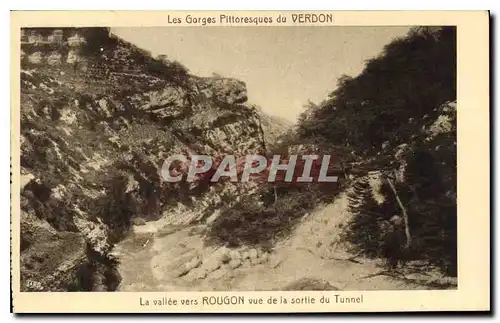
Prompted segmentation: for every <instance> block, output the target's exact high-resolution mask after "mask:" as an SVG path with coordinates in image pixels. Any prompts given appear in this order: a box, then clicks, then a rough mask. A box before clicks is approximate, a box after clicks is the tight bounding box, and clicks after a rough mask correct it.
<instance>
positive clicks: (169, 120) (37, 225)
mask: <svg viewBox="0 0 500 323" xmlns="http://www.w3.org/2000/svg"><path fill="white" fill-rule="evenodd" d="M89 33H90V32H89V31H87V34H86V35H87V36H88V37H87V39H88V46H89V47H88V48H86V47H85V48H83V49H82V52H81V53H79V55H82V56H81V58H82V59H84V60H85V62H86V65H88V66H90V67H91V66H100V67H101V69H100V70H99V71H97V70H95V71H94V70H92V68H90V69H89V70H88V71H85V70H78V71H76V70H73V69H72V67H71V66H69V65H65V64H58V63H57V64H55V63H54V62H56V61H57V62H58V61H65V60H68V59H71V57H70V56H71V55H69V54H68V53H67V54H64V51H63V52H61V53H62V54H61V53H59V52H58V53H55V52H54V51H53V49H50V53H49V52H48V53H42V54H43V55H44V56H50V57H52V58H53V59H52V61H51V62H52V63H50V64H49V63H43V62H41V61H40V60H39V59H38V58H37V57H38V56H37V55H38V54H37V53H32V54H30V55H31V56H30V60H28V61H25V62H23V66H22V71H21V139H22V140H21V172H22V174H23V183H22V192H21V198H22V207H21V213H22V214H21V217H22V229H21V236H22V243H21V249H22V252H21V263H22V265H21V268H22V270H21V271H22V275H21V278H22V282H21V285H22V286H23V288H24V289H23V290H33V288H32V287H33V286H37V287H36V288H37V289H38V290H114V289H115V288H116V286H117V282H119V280H120V275H119V274H118V273H117V272H116V260H114V258H113V257H112V256H111V255H110V253H111V251H112V249H113V245H114V243H115V242H117V241H119V240H120V239H122V238H123V237H124V236H125V235H126V234H127V233H128V232H129V230H130V228H131V226H132V223H136V224H137V223H139V222H140V224H141V225H145V224H146V222H145V221H148V220H152V219H158V218H161V217H163V216H164V215H166V214H174V216H173V219H175V214H181V213H184V214H185V213H186V212H180V213H175V212H174V211H175V210H188V211H190V212H191V214H195V215H194V216H190V217H188V218H186V219H184V220H183V221H181V222H191V221H195V220H197V221H199V220H200V219H203V218H205V217H206V216H209V215H212V214H213V213H214V211H215V210H216V209H217V208H218V207H220V206H222V205H223V204H224V203H228V202H230V201H231V200H232V199H234V198H236V196H237V195H238V194H239V193H241V192H240V191H236V190H235V189H234V188H231V186H226V185H225V184H220V185H219V184H216V185H213V186H210V187H197V186H196V185H183V184H182V183H180V184H177V183H165V182H164V181H162V178H161V177H160V172H159V170H160V167H161V165H162V163H163V160H164V159H165V158H166V157H167V156H169V155H170V154H174V153H180V152H183V153H196V154H225V153H236V154H244V153H247V152H258V151H261V150H262V149H263V147H264V139H263V136H262V129H261V125H260V119H259V116H258V114H257V113H256V112H255V110H254V109H252V108H250V107H248V106H247V105H246V104H245V102H246V100H247V94H246V87H245V84H244V83H243V82H241V81H238V80H234V79H228V78H222V77H213V78H198V77H195V76H191V75H188V74H186V73H185V71H184V70H183V67H179V65H175V64H171V65H168V64H167V65H166V67H165V66H163V65H161V64H160V65H158V62H156V61H155V60H154V59H152V58H151V57H150V56H148V53H145V52H144V51H142V50H139V49H137V48H136V47H135V46H133V45H131V44H127V43H126V42H123V41H122V40H117V39H114V40H109V42H110V43H111V44H112V45H109V44H108V45H109V46H104V45H102V46H100V47H99V46H96V44H93V41H95V40H93V38H92V35H91V33H90V34H89ZM89 35H90V36H89ZM101 41H102V39H101ZM82 46H83V45H82ZM85 46H87V45H85ZM94 48H98V49H99V51H96V52H92V50H93V49H94ZM100 48H106V50H105V51H102V50H100ZM39 50H40V51H43V50H44V49H43V48H40V49H39ZM82 53H86V54H85V55H87V56H83V55H84V54H82ZM42 54H40V55H39V56H43V55H42ZM65 55H66V56H65ZM122 61H125V62H126V63H127V62H128V63H127V64H121V63H120V64H118V63H117V62H122ZM138 61H142V62H146V63H143V64H142V65H141V64H139V63H134V62H138ZM53 63H54V64H53ZM122 63H123V62H122ZM129 65H130V66H134V67H135V70H133V71H131V70H130V68H129V67H127V69H126V70H124V69H125V68H124V67H123V66H129ZM49 66H50V68H49ZM169 68H170V70H166V69H169ZM103 71H104V72H103ZM167 72H168V73H167ZM162 73H164V74H162ZM171 217H172V216H171ZM172 222H175V221H172ZM200 261H201V260H200ZM198 265H199V264H198V262H197V261H194V260H193V262H192V263H190V265H189V267H190V268H189V271H191V270H192V269H194V268H197V267H198ZM30 282H31V283H30ZM33 282H37V283H36V284H35V283H33ZM28 286H31V287H28Z"/></svg>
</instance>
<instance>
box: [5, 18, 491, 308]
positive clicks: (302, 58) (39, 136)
mask: <svg viewBox="0 0 500 323" xmlns="http://www.w3.org/2000/svg"><path fill="white" fill-rule="evenodd" d="M335 15H336V14H335V13H328V12H326V13H316V14H312V13H311V14H309V13H308V14H304V13H296V14H287V15H271V14H269V15H268V14H267V13H263V14H262V15H260V16H258V17H253V16H251V15H248V17H246V16H245V15H244V14H242V13H239V14H238V15H236V14H233V13H231V12H227V13H223V12H221V13H219V12H213V13H210V14H205V15H198V14H196V13H192V14H189V13H186V14H182V15H181V14H172V13H171V14H167V13H165V14H164V16H163V17H164V21H165V25H163V26H149V25H147V26H135V25H131V26H127V25H126V24H125V25H120V26H114V25H113V24H110V25H109V26H95V25H93V24H89V25H88V26H85V25H82V26H72V25H70V24H68V25H67V26H64V25H61V24H54V25H53V26H50V25H47V24H44V25H40V26H36V25H32V24H30V25H29V26H22V27H21V28H20V29H19V30H17V33H16V35H18V36H19V49H18V50H19V51H18V52H17V53H18V54H19V58H18V62H19V64H20V66H19V69H18V70H17V72H18V75H17V77H18V78H19V81H20V83H19V86H20V87H19V106H18V107H17V109H18V111H19V120H18V121H17V122H18V123H19V134H18V135H19V137H18V142H19V151H18V158H19V174H18V176H19V177H18V180H17V181H16V182H17V184H18V186H17V188H18V192H19V215H18V221H17V222H18V223H19V231H17V232H16V231H13V235H14V234H17V235H18V239H19V240H18V241H19V243H18V252H19V254H18V255H19V258H18V266H19V267H18V276H17V277H18V278H19V283H18V284H19V285H18V286H19V291H20V292H21V293H23V292H31V293H35V294H44V293H45V292H66V293H67V294H65V295H69V296H67V297H71V295H72V294H74V293H75V292H115V293H120V292H140V293H146V292H166V293H169V292H264V291H265V292H273V291H287V292H318V291H321V292H323V293H327V294H322V295H328V298H324V297H323V298H322V301H321V302H322V303H330V304H333V305H336V306H342V305H343V304H346V305H348V306H355V305H356V304H358V305H360V304H362V303H364V302H366V295H364V294H363V292H364V291H396V290H399V291H417V290H427V291H443V290H449V291H457V290H459V289H460V287H461V284H462V282H463V280H462V278H461V273H462V271H459V263H458V259H459V258H458V253H459V250H458V248H457V246H458V245H459V244H458V238H459V235H460V233H459V230H458V226H457V223H458V219H459V216H458V214H459V212H458V211H457V210H458V193H457V169H458V166H457V160H458V159H457V154H458V146H457V129H458V126H457V110H458V109H457V107H459V106H461V103H460V100H459V99H457V98H458V97H459V96H458V89H457V74H458V72H457V56H458V48H457V26H456V25H451V24H442V25H441V24H440V25H437V24H433V25H429V24H425V25H419V24H408V25H385V26H384V25H332V22H334V21H335ZM280 19H281V20H283V19H285V21H283V23H284V25H283V26H279V25H276V24H274V23H277V24H279V23H280ZM287 19H288V20H287ZM285 22H286V23H285ZM290 23H293V24H290ZM301 23H304V25H301ZM178 24H182V25H178ZM269 24H274V25H269ZM311 24H315V25H311ZM483 50H485V51H487V48H484V49H483ZM13 109H15V108H13ZM484 184H485V185H486V183H484ZM485 188H486V186H485ZM460 214H462V213H460ZM469 215H470V214H469ZM461 216H465V215H461ZM488 217H489V215H486V214H485V216H484V217H482V218H481V219H485V220H486V219H487V218H488ZM13 222H14V220H13ZM487 233H488V232H483V233H482V234H485V235H486V234H487ZM478 234H479V232H478ZM14 247H15V245H13V248H14ZM485 260H486V259H485ZM484 279H487V277H484ZM459 280H460V284H459V283H458V281H459ZM343 291H346V292H353V293H349V294H343V293H342V292H343ZM111 294H113V293H111ZM86 295H88V296H86V297H87V298H91V297H92V296H91V295H90V294H86ZM106 295H107V294H106ZM144 295H146V296H144ZM242 295H245V294H241V295H240V294H206V295H204V296H203V297H198V298H192V299H191V300H190V301H188V305H196V306H199V307H200V306H201V307H200V308H206V307H210V306H212V305H222V306H224V305H225V306H230V305H237V304H239V305H242V304H245V305H249V304H252V302H257V304H259V302H261V303H260V304H262V302H267V303H268V304H272V303H273V300H272V299H271V298H269V299H268V298H267V297H264V298H261V299H260V300H258V298H257V297H255V298H254V300H252V298H253V297H252V296H250V297H248V296H242ZM308 295H310V294H303V295H302V296H300V297H299V296H297V297H288V298H287V299H285V300H283V297H282V298H281V299H280V298H279V297H278V298H277V299H276V300H275V301H274V304H280V302H281V303H283V302H284V304H287V302H288V303H289V304H292V305H293V304H296V305H305V304H314V299H312V300H311V298H309V296H308ZM62 297H65V296H62ZM102 297H104V296H102ZM371 297H372V298H373V297H374V296H371ZM319 299H320V298H319V297H316V302H319ZM172 302H174V300H173V299H168V297H163V298H162V297H160V298H158V297H156V298H155V297H147V294H143V295H142V296H140V297H139V296H138V297H137V305H138V306H142V307H148V306H154V307H158V306H159V305H160V303H161V305H164V306H166V307H168V306H169V305H172V304H171V303H172ZM182 304H184V303H182ZM327 305H328V304H327ZM163 309H164V310H167V309H166V308H165V307H164V308H163Z"/></svg>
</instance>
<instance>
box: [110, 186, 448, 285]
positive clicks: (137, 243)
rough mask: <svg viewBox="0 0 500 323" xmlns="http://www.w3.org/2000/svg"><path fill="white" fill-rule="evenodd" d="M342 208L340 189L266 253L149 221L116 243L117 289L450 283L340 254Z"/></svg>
mask: <svg viewBox="0 0 500 323" xmlns="http://www.w3.org/2000/svg"><path fill="white" fill-rule="evenodd" d="M346 210H347V197H346V196H345V194H342V195H340V196H339V197H338V198H337V199H336V201H335V202H334V203H332V204H330V205H328V206H326V207H324V208H322V209H319V210H317V211H315V212H314V213H312V214H310V215H309V216H307V217H305V218H304V219H303V221H302V222H301V223H300V224H299V225H298V226H297V228H296V229H295V230H294V233H293V234H292V235H291V236H290V237H289V239H287V240H285V241H282V242H280V243H278V244H277V245H276V247H275V249H274V250H273V251H272V252H270V253H267V252H264V251H262V250H258V249H252V248H239V249H233V250H230V249H227V248H216V247H212V246H206V245H204V237H203V236H204V232H205V226H203V225H198V226H173V225H170V224H168V223H166V222H165V221H164V220H159V221H156V222H148V223H147V224H146V225H144V226H138V227H134V233H132V234H131V236H130V237H128V238H127V239H125V240H124V241H122V242H121V243H120V244H118V245H117V246H116V248H115V249H116V250H115V254H116V255H117V256H118V258H119V259H120V262H121V264H120V267H119V271H120V273H121V275H122V282H121V284H120V286H119V287H118V290H119V291H213V290H238V291H257V290H325V289H328V290H335V289H339V290H398V289H404V290H408V289H412V290H415V289H432V287H431V286H434V288H435V286H437V285H442V286H446V285H450V286H453V285H454V284H456V282H454V281H451V282H446V283H444V284H443V283H442V277H440V276H439V274H438V273H437V272H426V273H409V272H407V273H405V274H401V275H399V276H395V275H391V274H387V273H386V272H384V270H383V269H382V268H381V266H380V265H381V263H380V262H377V261H374V260H369V259H363V258H357V257H354V256H353V255H352V254H349V253H348V252H346V251H345V248H344V247H343V246H342V243H341V241H339V236H340V232H341V228H342V226H343V225H344V224H345V222H346V220H347V218H348V216H349V214H348V213H347V211H346ZM438 281H439V282H440V283H439V284H438V283H437V282H438Z"/></svg>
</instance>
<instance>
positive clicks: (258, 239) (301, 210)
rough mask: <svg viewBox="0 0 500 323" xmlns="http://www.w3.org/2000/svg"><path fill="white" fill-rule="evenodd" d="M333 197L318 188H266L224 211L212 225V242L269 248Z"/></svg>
mask: <svg viewBox="0 0 500 323" xmlns="http://www.w3.org/2000/svg"><path fill="white" fill-rule="evenodd" d="M338 191H339V190H338V189H337V190H331V193H332V194H331V195H328V194H324V193H321V191H320V190H319V189H317V188H315V187H300V186H296V185H290V186H289V187H280V188H277V189H276V196H277V198H276V199H275V192H274V189H273V188H272V187H266V188H263V189H262V190H261V192H260V194H259V195H254V196H250V197H247V198H244V199H243V201H241V202H239V203H237V204H236V205H234V206H233V207H230V208H226V209H223V210H222V211H221V214H220V216H219V217H218V218H217V219H216V220H215V221H214V222H213V223H212V225H211V227H210V230H209V240H211V241H212V242H214V243H217V244H223V245H228V246H230V247H236V246H240V245H260V246H262V247H264V248H270V247H271V246H272V245H273V244H274V243H275V242H276V241H277V240H278V239H280V238H282V237H286V236H287V235H289V234H290V232H291V231H292V229H293V228H294V227H295V225H296V224H297V223H298V221H299V220H300V219H301V218H302V217H303V216H304V215H305V214H306V213H307V212H309V211H311V210H313V209H314V208H315V207H316V206H317V205H318V204H319V203H321V202H322V201H327V200H329V199H331V198H332V196H333V195H336V194H337V193H338Z"/></svg>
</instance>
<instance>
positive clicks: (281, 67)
mask: <svg viewBox="0 0 500 323" xmlns="http://www.w3.org/2000/svg"><path fill="white" fill-rule="evenodd" d="M409 28H410V27H404V26H401V27H400V26H389V27H357V26H356V27H354V26H353V27H340V26H326V27H314V26H311V27H292V26H287V27H219V26H217V27H134V28H112V30H111V31H112V33H114V34H116V35H118V36H120V37H121V38H123V39H125V40H127V41H129V42H131V43H133V44H135V45H137V46H139V47H141V48H144V49H146V50H148V51H150V52H151V53H152V54H153V55H158V54H165V55H167V57H168V58H169V59H170V60H177V61H179V62H180V63H182V64H183V65H184V66H186V67H187V68H188V69H189V71H190V72H191V73H192V74H195V75H198V76H210V75H212V74H213V73H217V74H219V75H222V76H225V77H234V78H237V79H239V80H241V81H243V82H245V83H246V85H247V94H248V100H249V103H251V104H256V105H259V106H261V108H262V109H263V110H264V111H265V112H266V113H268V114H270V115H276V116H279V117H282V118H285V119H288V120H290V121H292V122H294V121H296V119H297V117H298V115H299V114H300V113H301V112H302V111H304V105H305V104H307V102H308V101H309V100H310V101H312V102H315V103H319V102H321V101H322V100H324V99H326V98H327V95H328V93H330V92H331V91H332V90H334V89H335V86H336V84H337V79H338V78H339V77H340V76H342V75H343V74H347V75H350V76H356V75H357V74H359V73H360V72H361V71H362V70H363V67H364V63H365V61H366V60H367V59H370V58H372V57H375V56H377V55H378V54H379V53H380V52H381V51H382V49H383V47H384V45H385V44H387V43H389V42H390V41H391V40H392V39H394V38H396V37H400V36H404V35H405V34H406V33H407V31H408V29H409Z"/></svg>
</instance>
